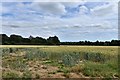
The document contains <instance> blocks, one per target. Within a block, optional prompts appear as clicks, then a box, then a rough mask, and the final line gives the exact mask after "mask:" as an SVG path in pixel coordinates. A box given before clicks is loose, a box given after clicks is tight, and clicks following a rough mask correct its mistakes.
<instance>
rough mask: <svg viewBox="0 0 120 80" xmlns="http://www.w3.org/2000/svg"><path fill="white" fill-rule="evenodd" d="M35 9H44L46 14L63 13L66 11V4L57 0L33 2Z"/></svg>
mask: <svg viewBox="0 0 120 80" xmlns="http://www.w3.org/2000/svg"><path fill="white" fill-rule="evenodd" d="M32 6H33V7H35V8H34V9H35V10H38V11H42V12H43V13H45V14H54V15H63V14H65V13H66V10H65V6H64V5H63V4H61V3H55V2H50V3H49V2H43V3H41V2H37V3H36V2H35V3H33V4H32Z"/></svg>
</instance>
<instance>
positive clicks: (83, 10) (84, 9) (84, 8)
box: [79, 6, 89, 15]
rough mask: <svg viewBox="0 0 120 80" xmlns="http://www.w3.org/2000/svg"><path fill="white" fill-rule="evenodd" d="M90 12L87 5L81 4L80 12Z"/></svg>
mask: <svg viewBox="0 0 120 80" xmlns="http://www.w3.org/2000/svg"><path fill="white" fill-rule="evenodd" d="M88 12H89V9H88V8H87V7H86V6H80V8H79V14H80V15H82V14H87V13H88Z"/></svg>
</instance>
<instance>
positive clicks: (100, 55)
mask: <svg viewBox="0 0 120 80" xmlns="http://www.w3.org/2000/svg"><path fill="white" fill-rule="evenodd" d="M0 50H1V51H2V78H91V77H97V78H118V77H119V75H118V46H22V45H21V46H0Z"/></svg>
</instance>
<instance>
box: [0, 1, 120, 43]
mask: <svg viewBox="0 0 120 80" xmlns="http://www.w3.org/2000/svg"><path fill="white" fill-rule="evenodd" d="M117 4H118V3H117V0H116V1H115V2H111V1H106V2H104V1H99V2H95V1H94V2H89V1H88V0H86V1H84V2H83V1H82V2H35V1H32V2H2V6H1V8H0V13H1V14H0V17H1V18H0V19H2V26H1V27H2V32H1V33H5V34H7V35H11V34H17V35H22V36H23V37H29V36H30V35H32V36H34V37H36V36H41V37H44V38H48V37H49V36H55V35H56V36H58V37H59V38H60V40H61V41H80V40H90V41H96V40H101V41H104V40H112V39H118V23H117V22H118V5H117Z"/></svg>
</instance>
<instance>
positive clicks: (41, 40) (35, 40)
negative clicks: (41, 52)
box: [0, 34, 120, 46]
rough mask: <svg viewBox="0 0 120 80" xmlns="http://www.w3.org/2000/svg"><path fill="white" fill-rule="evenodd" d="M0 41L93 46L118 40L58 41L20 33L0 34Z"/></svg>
mask: <svg viewBox="0 0 120 80" xmlns="http://www.w3.org/2000/svg"><path fill="white" fill-rule="evenodd" d="M0 42H1V44H2V45H93V46H119V44H120V40H111V41H104V42H103V41H98V40H97V41H95V42H91V41H79V42H60V40H59V38H58V37H57V36H53V37H49V38H47V39H45V38H42V37H32V36H30V37H29V38H23V37H22V36H20V35H14V34H13V35H10V37H8V36H7V35H6V34H0Z"/></svg>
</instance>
